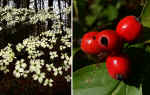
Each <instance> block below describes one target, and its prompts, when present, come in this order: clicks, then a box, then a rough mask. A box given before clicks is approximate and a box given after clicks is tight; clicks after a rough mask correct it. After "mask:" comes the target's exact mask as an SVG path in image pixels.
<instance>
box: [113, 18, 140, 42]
mask: <svg viewBox="0 0 150 95" xmlns="http://www.w3.org/2000/svg"><path fill="white" fill-rule="evenodd" d="M141 29H142V25H141V24H140V22H139V21H138V20H137V18H136V17H135V16H126V17H124V18H123V19H122V20H120V22H119V23H118V25H117V27H116V32H117V34H118V35H119V36H120V37H121V38H123V39H124V40H125V41H127V42H132V41H134V40H135V39H137V38H138V36H139V35H140V32H141Z"/></svg>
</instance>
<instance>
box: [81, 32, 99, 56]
mask: <svg viewBox="0 0 150 95" xmlns="http://www.w3.org/2000/svg"><path fill="white" fill-rule="evenodd" d="M97 33H98V32H88V33H86V34H85V35H84V36H83V37H82V40H81V49H82V51H84V52H85V53H88V54H98V53H99V52H100V48H99V47H98V44H97V43H96V35H97Z"/></svg>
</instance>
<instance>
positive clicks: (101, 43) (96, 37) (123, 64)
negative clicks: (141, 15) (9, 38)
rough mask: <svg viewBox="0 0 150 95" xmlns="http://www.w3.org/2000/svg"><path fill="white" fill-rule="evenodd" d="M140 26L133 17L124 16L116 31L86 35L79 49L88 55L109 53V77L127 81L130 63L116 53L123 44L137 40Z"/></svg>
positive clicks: (107, 60)
mask: <svg viewBox="0 0 150 95" xmlns="http://www.w3.org/2000/svg"><path fill="white" fill-rule="evenodd" d="M141 29H142V25H141V24H140V22H139V21H138V20H137V18H136V17H135V16H126V17H124V18H123V19H122V20H120V22H119V23H118V25H117V27H116V31H114V30H103V31H101V32H98V31H94V32H88V33H86V34H85V35H84V36H83V38H82V41H81V49H82V51H84V52H85V53H88V54H95V55H97V54H100V53H101V52H109V55H108V57H107V58H106V67H107V70H108V72H109V74H110V76H111V77H112V78H114V79H117V80H124V79H127V77H128V75H129V72H130V67H131V61H130V60H129V58H128V57H127V56H125V55H123V54H120V53H118V52H119V50H120V49H121V47H122V46H123V43H124V42H132V41H134V40H136V39H137V38H138V36H139V35H140V32H141Z"/></svg>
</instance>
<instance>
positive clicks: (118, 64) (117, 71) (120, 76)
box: [106, 55, 131, 80]
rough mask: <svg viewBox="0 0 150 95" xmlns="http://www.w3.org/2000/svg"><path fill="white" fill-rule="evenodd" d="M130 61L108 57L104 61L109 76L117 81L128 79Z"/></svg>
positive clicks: (126, 58)
mask: <svg viewBox="0 0 150 95" xmlns="http://www.w3.org/2000/svg"><path fill="white" fill-rule="evenodd" d="M130 64H131V63H130V60H129V59H128V57H126V56H123V55H119V56H108V57H107V59H106V67H107V70H108V73H109V75H110V76H111V77H112V78H114V79H117V80H125V79H127V78H128V76H129V73H130V67H131V65H130Z"/></svg>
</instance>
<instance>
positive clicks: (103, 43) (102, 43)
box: [96, 30, 122, 51]
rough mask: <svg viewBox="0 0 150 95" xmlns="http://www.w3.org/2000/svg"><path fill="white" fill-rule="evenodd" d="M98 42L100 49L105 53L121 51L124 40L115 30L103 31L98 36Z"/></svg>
mask: <svg viewBox="0 0 150 95" xmlns="http://www.w3.org/2000/svg"><path fill="white" fill-rule="evenodd" d="M96 41H97V43H98V46H99V48H101V49H102V50H103V51H115V50H119V49H120V48H121V46H122V40H121V39H120V37H119V36H118V35H117V34H116V32H115V31H113V30H103V31H101V32H99V33H98V34H97V35H96Z"/></svg>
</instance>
